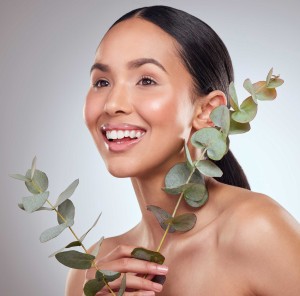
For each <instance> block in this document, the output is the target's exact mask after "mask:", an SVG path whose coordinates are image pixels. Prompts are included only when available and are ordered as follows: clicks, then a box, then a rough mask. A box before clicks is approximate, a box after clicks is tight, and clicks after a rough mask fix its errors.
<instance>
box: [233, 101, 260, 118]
mask: <svg viewBox="0 0 300 296" xmlns="http://www.w3.org/2000/svg"><path fill="white" fill-rule="evenodd" d="M256 113H257V104H255V102H254V101H253V99H252V97H248V98H247V99H246V100H244V101H243V103H242V104H241V107H240V111H236V112H233V113H232V115H231V118H232V119H233V120H234V121H237V122H240V123H246V122H250V121H251V120H253V119H254V117H255V116H256Z"/></svg>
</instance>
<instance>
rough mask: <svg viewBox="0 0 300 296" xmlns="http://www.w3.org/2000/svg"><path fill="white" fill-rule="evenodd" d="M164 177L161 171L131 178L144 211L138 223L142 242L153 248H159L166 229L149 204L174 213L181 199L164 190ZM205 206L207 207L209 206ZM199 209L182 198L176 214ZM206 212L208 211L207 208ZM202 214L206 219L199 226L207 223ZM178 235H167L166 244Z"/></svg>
mask: <svg viewBox="0 0 300 296" xmlns="http://www.w3.org/2000/svg"><path fill="white" fill-rule="evenodd" d="M164 178H165V173H159V174H156V175H154V176H150V177H149V176H147V177H145V178H137V177H136V178H132V179H131V181H132V185H133V188H134V190H135V194H136V196H137V199H138V202H139V205H140V208H141V213H142V220H141V223H140V224H139V225H138V230H139V238H140V243H141V245H143V246H145V247H146V248H149V249H152V250H156V249H157V247H158V245H159V244H160V241H161V239H162V237H163V234H164V230H163V229H162V228H161V227H160V225H159V223H158V221H157V220H156V218H155V216H154V215H153V213H151V212H150V211H148V210H147V206H148V205H155V206H158V207H160V208H162V209H164V210H165V211H167V212H168V213H169V214H171V215H172V213H173V211H174V209H175V206H176V203H177V201H178V199H179V196H174V195H168V194H166V193H165V192H164V191H163V190H162V187H164ZM205 207H206V208H207V206H205ZM203 210H204V209H203ZM199 211H200V209H198V208H192V207H189V206H188V205H187V204H186V203H185V201H184V200H182V202H181V203H180V205H179V207H178V210H177V212H176V216H177V215H180V214H183V213H188V212H194V213H195V214H197V213H198V212H199ZM205 212H207V210H206V211H205ZM201 216H202V217H201V218H204V219H201V222H200V221H197V228H198V227H201V225H205V224H206V223H207V219H206V218H205V215H204V216H203V215H202V214H201ZM177 235H181V234H180V233H172V234H170V235H167V237H166V239H165V242H164V245H165V246H166V245H168V244H170V243H171V242H172V240H174V239H176V237H177Z"/></svg>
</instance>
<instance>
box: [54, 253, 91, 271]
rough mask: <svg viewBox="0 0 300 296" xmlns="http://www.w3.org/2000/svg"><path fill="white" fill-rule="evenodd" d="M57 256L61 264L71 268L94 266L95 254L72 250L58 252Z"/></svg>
mask: <svg viewBox="0 0 300 296" xmlns="http://www.w3.org/2000/svg"><path fill="white" fill-rule="evenodd" d="M55 258H56V259H57V260H58V261H59V262H60V263H61V264H63V265H65V266H67V267H70V268H75V269H89V268H91V267H92V263H93V261H94V259H95V256H92V255H90V254H85V253H80V252H78V251H74V250H72V251H65V252H60V253H57V254H56V255H55Z"/></svg>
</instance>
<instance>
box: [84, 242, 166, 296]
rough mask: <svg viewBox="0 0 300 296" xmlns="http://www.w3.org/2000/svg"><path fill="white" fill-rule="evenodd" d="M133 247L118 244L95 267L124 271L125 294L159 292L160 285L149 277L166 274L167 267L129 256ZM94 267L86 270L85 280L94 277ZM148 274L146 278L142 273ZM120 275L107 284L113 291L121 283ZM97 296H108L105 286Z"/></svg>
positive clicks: (116, 289) (152, 293) (140, 295)
mask: <svg viewBox="0 0 300 296" xmlns="http://www.w3.org/2000/svg"><path fill="white" fill-rule="evenodd" d="M134 248H135V247H133V246H125V245H120V246H118V247H116V248H115V249H114V250H112V251H111V252H110V253H109V254H107V255H106V256H105V257H102V258H101V259H100V260H98V261H97V262H96V263H97V267H98V268H99V269H100V270H111V271H117V272H121V273H126V292H125V294H124V295H126V296H142V295H145V296H146V295H147V296H150V295H155V292H160V291H161V290H162V288H163V287H162V285H161V284H158V283H154V282H152V281H151V279H152V278H153V277H154V276H155V275H166V274H167V272H168V267H167V266H164V265H159V264H156V263H153V262H148V261H143V260H139V259H135V258H132V257H131V252H132V251H133V249H134ZM95 273H96V269H95V268H91V269H89V270H87V272H86V278H85V281H86V282H87V281H88V280H91V279H94V278H95ZM146 274H147V275H148V276H147V278H146V279H144V278H143V275H146ZM121 280H122V275H121V277H120V278H118V279H116V280H115V281H113V282H110V283H109V285H110V287H111V289H112V290H113V291H114V292H115V291H118V290H119V288H120V285H121ZM96 295H97V296H109V295H111V293H110V292H109V290H108V288H107V287H104V288H103V289H102V290H101V291H100V292H98V293H97V294H96Z"/></svg>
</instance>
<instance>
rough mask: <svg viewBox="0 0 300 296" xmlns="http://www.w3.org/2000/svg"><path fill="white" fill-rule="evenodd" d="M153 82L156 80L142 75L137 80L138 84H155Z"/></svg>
mask: <svg viewBox="0 0 300 296" xmlns="http://www.w3.org/2000/svg"><path fill="white" fill-rule="evenodd" d="M155 84H156V81H155V80H154V79H153V78H152V77H150V76H143V77H142V78H141V79H140V81H139V82H138V85H155Z"/></svg>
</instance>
